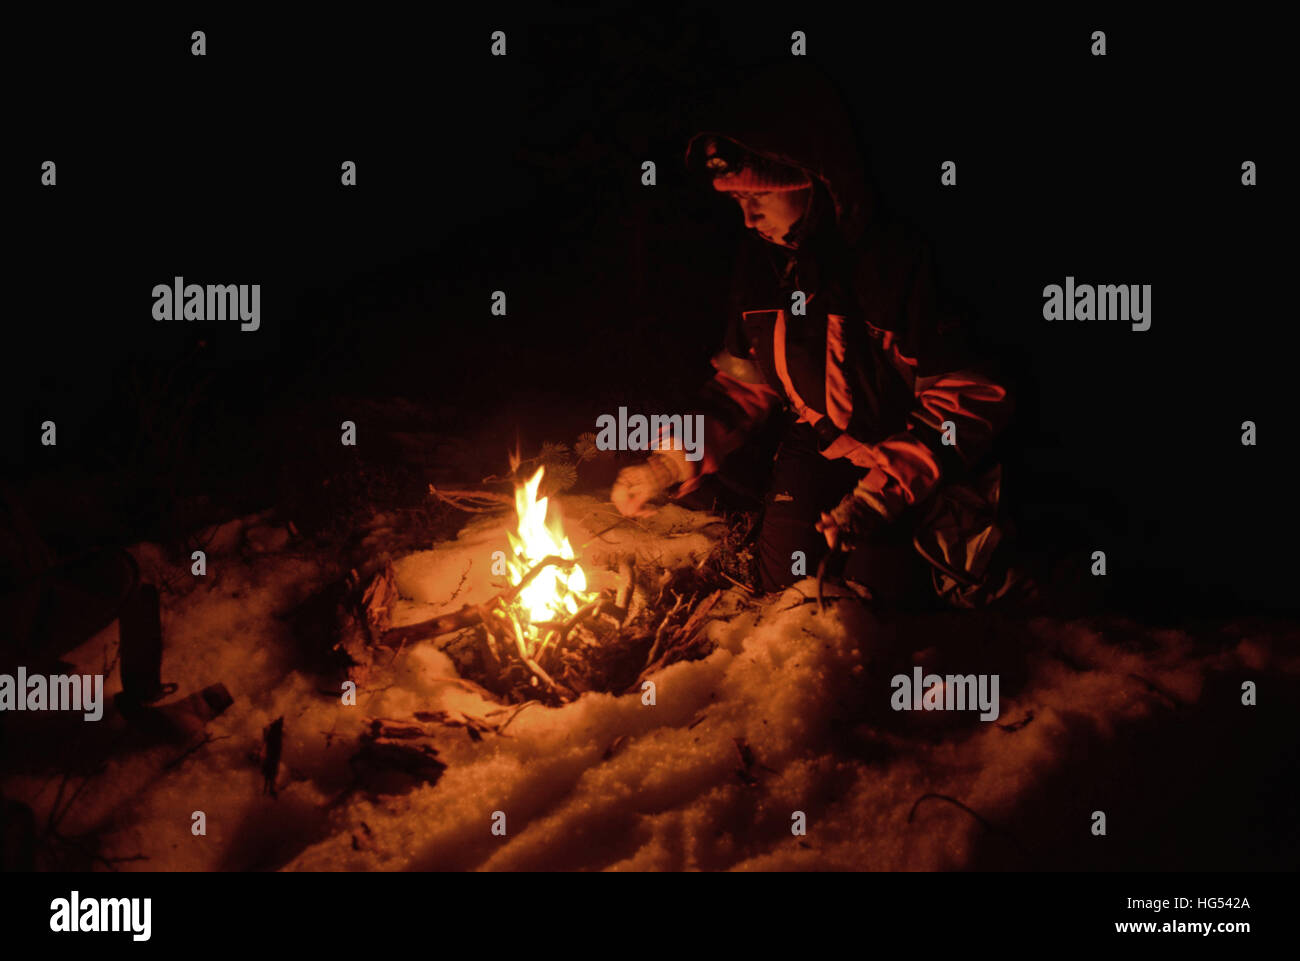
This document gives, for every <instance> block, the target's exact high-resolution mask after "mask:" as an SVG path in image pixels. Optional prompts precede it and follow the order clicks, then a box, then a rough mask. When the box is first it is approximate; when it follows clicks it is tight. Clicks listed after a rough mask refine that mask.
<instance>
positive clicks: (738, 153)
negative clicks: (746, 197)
mask: <svg viewBox="0 0 1300 961" xmlns="http://www.w3.org/2000/svg"><path fill="white" fill-rule="evenodd" d="M704 169H705V171H706V172H707V173H708V174H709V175H710V176H711V177H712V178H713V189H714V190H733V191H747V192H753V193H765V192H769V191H784V190H802V189H804V188H805V187H811V186H812V178H811V177H809V176H808V172H807V171H806V170H804V169H803V168H802V167H795V166H791V165H789V164H782V163H776V162H775V161H772V160H768V159H766V158H764V157H760V156H759V155H758V154H755V153H751V152H749V151H746V150H742V149H741V148H740V147H739V145H738V144H735V143H731V142H729V141H724V140H719V139H718V138H715V137H710V138H708V139H707V140H706V141H705V142H704Z"/></svg>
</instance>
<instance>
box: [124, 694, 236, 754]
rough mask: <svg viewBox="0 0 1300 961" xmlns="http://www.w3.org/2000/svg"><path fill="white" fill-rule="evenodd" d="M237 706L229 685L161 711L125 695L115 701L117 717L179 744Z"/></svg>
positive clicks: (192, 696)
mask: <svg viewBox="0 0 1300 961" xmlns="http://www.w3.org/2000/svg"><path fill="white" fill-rule="evenodd" d="M234 703H235V699H234V698H233V697H231V696H230V692H229V691H228V690H226V685H224V684H222V683H220V682H218V683H216V684H209V685H208V686H207V687H205V688H204V689H203V690H201V691H195V692H194V693H193V694H191V695H189V696H188V697H185V698H182V699H181V700H179V701H177V702H176V703H174V704H166V705H164V706H162V707H150V706H148V705H145V704H141V703H140V702H139V701H136V700H135V699H133V698H129V697H125V696H124V694H118V695H117V696H116V697H115V698H113V704H114V706H116V707H117V710H118V713H119V714H121V715H122V716H123V717H124V718H126V719H127V720H128V721H130V722H131V724H132V726H134V727H136V728H138V729H140V730H143V731H146V732H148V733H149V734H151V735H153V736H154V737H156V738H158V739H159V740H163V741H170V742H173V743H176V744H186V743H188V742H189V741H191V740H192V739H193V738H194V736H195V735H196V734H198V733H199V732H200V731H202V730H203V728H204V727H205V726H206V725H207V723H208V722H209V721H211V720H212V719H213V718H214V717H219V716H220V715H222V714H224V713H225V712H226V709H227V708H229V707H230V705H232V704H234Z"/></svg>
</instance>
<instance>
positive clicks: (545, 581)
mask: <svg viewBox="0 0 1300 961" xmlns="http://www.w3.org/2000/svg"><path fill="white" fill-rule="evenodd" d="M545 471H546V468H545V467H539V468H537V472H536V473H535V474H533V476H532V477H531V478H530V479H529V480H527V481H526V482H524V483H523V484H521V485H520V486H519V487H517V488H516V489H515V514H516V515H517V516H518V519H519V525H518V528H517V532H516V533H509V534H508V535H507V536H508V537H509V539H510V548H511V556H510V557H509V559H508V560H507V561H506V564H507V567H508V569H509V571H510V585H511V587H517V588H520V591H519V596H518V597H517V598H515V600H514V601H513V602H512V603H511V604H509V605H507V609H508V613H509V615H510V619H511V622H512V626H513V628H514V631H515V634H516V635H517V638H518V643H519V645H520V647H521V648H522V649H523V650H524V651H525V652H526V653H527V655H528V656H529V657H530V658H532V659H533V660H536V659H537V658H539V657H543V656H545V654H546V653H547V651H548V650H550V649H551V647H552V646H553V645H554V643H555V641H556V639H557V637H558V636H559V632H560V631H562V630H563V629H564V627H565V625H566V624H567V623H568V622H569V621H570V620H571V619H572V618H574V617H575V616H577V615H578V614H579V612H580V611H583V610H586V609H587V608H588V607H589V606H590V605H591V603H592V595H590V594H588V593H587V576H586V575H585V574H584V573H583V571H582V566H581V565H580V564H578V563H577V558H576V556H575V555H574V553H573V548H572V546H570V544H569V539H568V538H567V537H565V536H564V530H563V526H562V522H561V521H560V519H559V517H558V516H557V517H556V518H555V519H554V520H553V521H551V522H550V523H549V524H548V522H547V516H546V514H547V506H548V501H549V498H546V497H542V498H538V496H537V492H538V490H539V489H540V487H541V484H542V477H543V476H544V474H545ZM551 558H558V559H559V560H561V561H572V562H573V564H572V565H571V566H569V567H568V569H567V570H565V569H563V568H562V567H561V566H560V565H559V564H547V563H546V562H547V560H548V559H551ZM539 565H541V569H540V570H539V571H537V573H536V574H535V576H534V577H533V578H532V579H531V581H529V582H528V583H525V579H526V578H527V577H528V576H529V573H530V572H533V571H534V569H535V568H538V566H539Z"/></svg>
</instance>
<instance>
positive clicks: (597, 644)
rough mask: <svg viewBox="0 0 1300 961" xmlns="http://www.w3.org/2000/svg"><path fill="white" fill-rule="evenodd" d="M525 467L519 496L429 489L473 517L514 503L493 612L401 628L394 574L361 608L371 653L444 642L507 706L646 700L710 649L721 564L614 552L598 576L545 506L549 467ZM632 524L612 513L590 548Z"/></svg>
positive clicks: (483, 608) (516, 479)
mask: <svg viewBox="0 0 1300 961" xmlns="http://www.w3.org/2000/svg"><path fill="white" fill-rule="evenodd" d="M519 467H520V464H519V461H518V460H517V459H516V458H514V457H512V458H511V468H512V470H511V474H510V477H509V480H510V482H511V486H512V487H513V492H512V495H509V494H502V493H498V492H496V491H490V490H481V489H480V490H457V491H451V490H437V489H435V488H432V487H431V488H430V490H431V492H432V493H433V494H434V495H435V496H436V497H437V498H438V499H439V500H441V501H444V502H447V503H450V504H451V505H452V506H455V507H456V508H457V509H460V510H464V511H467V512H473V513H488V512H495V511H498V510H501V509H502V508H506V507H508V506H509V505H510V504H511V503H513V507H514V510H513V517H512V518H511V519H510V520H509V521H508V522H507V525H506V529H505V530H504V531H503V532H502V537H503V540H504V546H507V547H508V548H509V550H507V551H505V555H506V564H505V575H506V577H505V583H504V584H502V585H501V588H502V589H501V590H500V591H499V593H497V594H496V595H495V596H494V597H492V598H491V599H490V600H488V601H486V602H483V603H479V604H466V605H464V606H463V607H461V608H460V609H459V610H455V611H452V612H450V613H446V614H442V615H440V616H438V617H435V618H431V619H429V620H425V621H420V622H419V623H415V624H409V625H405V626H402V627H393V626H392V625H391V622H390V621H389V617H390V614H391V611H392V609H393V608H394V606H395V605H396V602H397V599H398V594H397V587H396V582H395V577H394V574H393V570H392V567H391V565H388V566H387V567H386V569H385V570H384V571H381V572H380V573H379V574H378V575H377V576H376V577H375V578H374V580H373V581H371V583H370V585H369V587H368V588H367V589H366V590H365V592H364V595H363V597H362V616H361V617H360V618H359V620H360V621H361V622H362V623H363V624H364V625H365V628H364V634H365V636H366V638H367V641H366V643H365V646H366V647H367V648H370V649H372V650H373V649H374V648H388V649H395V650H396V651H397V652H399V653H400V651H401V650H402V649H403V648H404V647H405V646H406V645H407V644H411V643H419V642H423V641H429V640H433V641H434V642H435V643H437V644H438V646H439V648H440V649H442V650H443V651H445V652H446V653H447V654H448V655H449V656H450V657H451V658H452V660H453V662H454V663H455V664H456V667H457V671H458V673H459V674H460V675H461V677H462V678H463V679H464V680H465V682H466V683H469V684H471V685H472V686H474V687H476V688H477V689H479V690H480V691H482V692H484V693H487V694H490V695H491V696H492V697H494V698H496V699H498V700H505V701H508V702H515V703H520V702H523V701H528V700H537V701H542V702H545V703H552V704H562V703H566V702H568V701H571V700H574V699H576V698H577V697H578V696H579V695H581V694H582V693H583V692H585V691H607V692H611V693H617V694H622V693H625V692H629V691H634V690H639V689H640V685H641V682H642V680H643V679H644V678H645V677H646V676H647V675H648V674H649V673H651V672H653V671H655V670H657V669H659V668H661V667H663V666H665V665H667V664H669V663H672V662H673V661H676V660H682V659H684V658H694V657H701V656H703V655H704V654H706V653H707V652H708V650H710V649H711V647H712V645H711V643H710V642H709V641H708V640H707V639H706V638H705V636H704V632H703V628H704V626H705V624H706V622H707V621H708V620H709V619H710V617H709V615H710V611H711V610H713V608H714V606H715V604H716V603H717V602H718V600H719V599H720V597H721V596H722V594H723V593H724V591H725V590H727V589H728V588H729V587H731V586H732V585H734V584H735V581H734V580H733V579H732V578H731V577H729V576H728V575H726V574H725V572H723V573H720V571H721V567H720V561H719V559H718V558H716V557H705V558H704V559H702V560H700V561H699V562H698V563H696V564H694V565H690V566H685V567H678V568H659V567H658V566H657V565H655V564H652V563H648V562H646V561H645V560H644V559H643V560H641V561H640V562H638V560H637V559H636V558H635V557H634V556H632V555H631V554H630V553H629V554H624V555H611V554H610V552H608V551H605V552H604V553H603V555H602V561H601V563H600V564H595V565H593V563H592V561H591V559H589V558H587V559H584V558H583V557H582V552H583V549H584V547H586V546H587V545H585V544H579V545H577V546H575V545H574V544H572V543H571V542H570V540H569V537H568V536H567V534H566V533H565V530H564V522H563V519H562V517H561V513H560V511H559V510H558V505H557V504H555V503H554V502H553V497H549V496H540V494H541V491H542V489H543V480H544V479H545V478H546V468H545V466H544V465H539V466H537V467H536V468H535V469H531V472H529V473H524V474H520V472H519ZM489 480H493V481H494V482H495V480H494V479H489ZM485 483H487V482H486V481H485ZM629 522H631V521H630V520H629V519H627V518H620V517H619V516H618V515H617V514H613V517H612V519H611V523H610V524H608V525H606V527H605V528H604V529H603V530H601V531H599V532H596V533H595V534H594V536H593V537H592V539H591V541H592V542H594V541H595V540H596V539H597V538H602V539H603V535H605V534H607V533H609V532H610V531H612V530H613V529H614V528H616V527H619V526H620V525H622V524H624V523H629ZM633 523H635V522H633ZM589 543H590V542H589ZM584 564H585V567H584ZM593 574H594V575H597V576H596V577H595V580H596V581H597V582H600V583H604V584H606V585H610V584H612V585H613V586H606V587H605V588H604V589H594V588H593V587H592V581H593V576H592V575H593ZM727 582H730V584H729V583H727ZM713 616H717V615H716V614H714V615H713ZM353 658H354V660H355V661H357V662H358V663H365V664H369V663H373V657H366V656H365V655H364V652H363V653H362V654H360V655H358V654H357V653H355V650H354V652H353Z"/></svg>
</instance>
